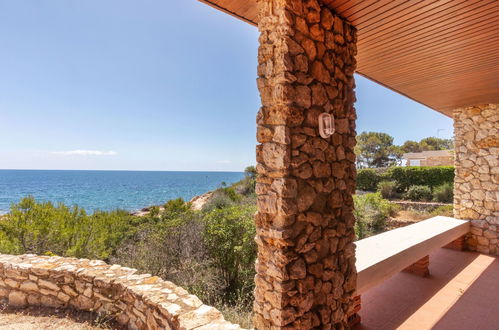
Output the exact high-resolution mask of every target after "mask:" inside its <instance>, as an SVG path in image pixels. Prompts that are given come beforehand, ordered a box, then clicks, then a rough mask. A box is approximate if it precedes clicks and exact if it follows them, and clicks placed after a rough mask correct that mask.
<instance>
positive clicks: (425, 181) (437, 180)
mask: <svg viewBox="0 0 499 330" xmlns="http://www.w3.org/2000/svg"><path fill="white" fill-rule="evenodd" d="M386 176H387V177H389V178H390V179H391V180H394V181H396V182H397V190H398V191H399V192H402V193H403V192H407V191H408V189H409V187H411V186H415V185H418V186H428V187H430V188H434V187H437V186H440V185H442V184H445V183H449V184H453V182H454V167H453V166H407V167H392V168H390V169H388V171H387V173H386Z"/></svg>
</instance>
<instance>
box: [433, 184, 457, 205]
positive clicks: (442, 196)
mask: <svg viewBox="0 0 499 330" xmlns="http://www.w3.org/2000/svg"><path fill="white" fill-rule="evenodd" d="M453 199H454V186H453V185H452V184H451V183H444V184H443V185H440V186H438V187H436V188H435V189H433V200H435V201H437V202H440V203H452V201H453Z"/></svg>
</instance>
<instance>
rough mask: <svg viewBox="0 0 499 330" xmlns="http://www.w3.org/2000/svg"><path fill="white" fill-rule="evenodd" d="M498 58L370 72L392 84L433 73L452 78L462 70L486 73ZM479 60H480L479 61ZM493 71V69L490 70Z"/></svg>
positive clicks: (420, 79) (428, 75)
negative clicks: (477, 63)
mask: <svg viewBox="0 0 499 330" xmlns="http://www.w3.org/2000/svg"><path fill="white" fill-rule="evenodd" d="M498 60H499V59H498V58H495V59H490V60H487V61H483V63H480V64H479V65H471V64H470V65H460V64H459V63H454V64H453V65H452V66H446V65H445V64H442V65H441V66H433V65H432V66H426V67H422V66H418V67H417V70H418V71H412V70H411V72H406V71H405V70H403V69H402V70H396V71H394V70H389V71H384V72H383V71H378V72H372V71H370V74H372V75H376V76H379V77H383V79H384V80H387V81H390V82H391V83H393V84H397V83H400V82H409V81H411V82H415V83H416V82H418V81H424V80H425V79H428V77H431V76H433V75H436V76H443V77H446V78H449V79H452V77H453V76H454V75H457V74H460V73H462V72H468V71H469V72H474V73H475V74H476V75H478V76H481V75H487V74H488V72H491V68H494V66H495V64H496V63H497V62H498ZM480 62H481V61H480ZM492 72H493V71H492Z"/></svg>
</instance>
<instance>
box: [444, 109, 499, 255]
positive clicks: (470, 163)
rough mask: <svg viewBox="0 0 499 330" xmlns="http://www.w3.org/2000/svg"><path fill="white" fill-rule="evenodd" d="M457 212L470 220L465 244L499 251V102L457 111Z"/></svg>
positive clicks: (484, 250) (455, 206)
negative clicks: (469, 229) (469, 230)
mask: <svg viewBox="0 0 499 330" xmlns="http://www.w3.org/2000/svg"><path fill="white" fill-rule="evenodd" d="M454 135H455V149H456V177H455V180H454V216H455V217H456V218H460V219H468V220H471V234H470V235H468V238H467V240H466V245H467V247H468V248H469V249H471V250H474V251H478V252H481V253H488V254H496V255H499V104H485V105H479V106H473V107H468V108H462V109H457V110H455V111H454Z"/></svg>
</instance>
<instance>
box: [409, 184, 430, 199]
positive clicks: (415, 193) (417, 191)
mask: <svg viewBox="0 0 499 330" xmlns="http://www.w3.org/2000/svg"><path fill="white" fill-rule="evenodd" d="M404 196H405V198H406V199H409V200H411V201H429V200H431V199H432V196H433V195H432V193H431V189H430V187H428V186H420V185H416V186H411V187H409V189H408V190H407V192H406V193H405V195H404Z"/></svg>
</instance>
